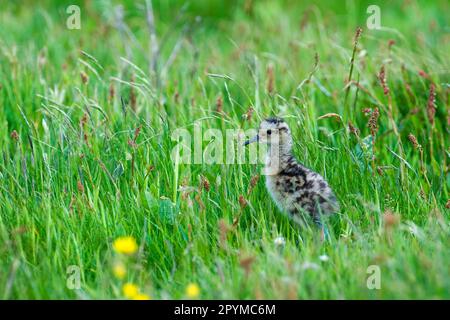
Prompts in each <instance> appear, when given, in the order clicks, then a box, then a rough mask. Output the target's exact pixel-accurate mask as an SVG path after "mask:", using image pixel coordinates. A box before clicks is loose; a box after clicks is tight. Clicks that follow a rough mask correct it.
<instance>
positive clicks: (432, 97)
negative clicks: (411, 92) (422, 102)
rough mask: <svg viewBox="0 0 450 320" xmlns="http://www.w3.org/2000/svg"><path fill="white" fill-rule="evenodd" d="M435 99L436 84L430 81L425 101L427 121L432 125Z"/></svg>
mask: <svg viewBox="0 0 450 320" xmlns="http://www.w3.org/2000/svg"><path fill="white" fill-rule="evenodd" d="M435 99H436V86H435V84H434V83H432V84H431V86H430V93H429V96H428V102H427V115H428V121H429V122H430V123H431V125H434V116H435V114H436V107H435V105H434V102H435Z"/></svg>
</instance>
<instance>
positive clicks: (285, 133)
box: [244, 118, 292, 151]
mask: <svg viewBox="0 0 450 320" xmlns="http://www.w3.org/2000/svg"><path fill="white" fill-rule="evenodd" d="M252 142H259V143H265V144H268V145H269V146H270V147H273V146H279V147H280V149H286V151H289V150H290V149H291V146H292V138H291V131H290V130H289V126H288V125H287V123H286V122H284V120H283V119H280V118H268V119H265V120H263V121H262V122H261V124H260V125H259V130H258V134H257V135H256V136H255V137H253V138H252V139H250V140H247V141H246V142H245V143H244V145H247V144H250V143H252Z"/></svg>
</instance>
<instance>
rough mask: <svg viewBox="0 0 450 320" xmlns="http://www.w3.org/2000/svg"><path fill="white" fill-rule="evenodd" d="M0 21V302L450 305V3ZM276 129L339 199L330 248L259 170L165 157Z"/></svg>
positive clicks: (281, 4)
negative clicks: (286, 129) (181, 140)
mask: <svg viewBox="0 0 450 320" xmlns="http://www.w3.org/2000/svg"><path fill="white" fill-rule="evenodd" d="M70 5H76V6H78V8H79V9H80V11H79V13H80V25H79V27H80V28H76V27H77V25H76V22H77V21H76V19H75V18H74V16H73V13H74V11H70V12H69V13H68V12H67V11H66V10H67V8H68V7H69V6H70ZM150 5H151V6H150ZM369 5H377V6H378V7H379V9H380V23H381V26H380V28H375V29H373V28H372V29H371V28H368V26H367V19H368V18H369V17H370V15H371V14H370V13H367V8H368V7H369ZM0 8H1V9H0V108H1V109H0V110H1V111H0V151H1V157H0V299H128V298H130V299H149V298H150V299H183V298H190V299H449V298H450V269H449V266H450V254H449V252H450V241H449V239H450V237H449V231H450V225H449V222H450V219H449V213H450V196H449V189H450V174H449V160H450V134H449V133H450V107H449V93H450V90H449V83H450V78H449V72H450V65H449V62H450V60H449V54H448V53H449V52H450V33H449V31H450V29H449V28H450V26H449V20H448V15H447V13H448V11H449V3H448V2H447V1H432V2H429V1H420V0H408V1H389V2H388V1H333V2H330V1H314V2H313V1H310V2H305V1H301V2H300V1H288V0H280V1H268V0H261V1H256V0H254V1H252V0H242V1H240V0H237V1H223V2H222V1H216V0H214V1H206V0H201V1H191V2H190V3H188V2H186V3H185V1H181V0H176V1H175V0H174V1H164V0H153V1H152V2H150V1H112V0H99V1H87V0H86V1H51V0H44V1H20V2H14V1H6V0H1V1H0ZM75 14H76V12H75ZM68 19H70V21H68ZM73 19H75V20H73ZM73 26H75V28H72V27H73ZM270 116H279V117H283V118H284V119H285V120H286V121H287V122H288V123H289V125H290V128H291V130H292V132H293V136H294V140H295V145H294V153H295V155H296V156H297V158H298V159H299V161H301V162H302V163H304V164H305V165H306V166H308V167H310V168H312V169H314V170H316V171H317V172H319V173H320V174H322V175H323V176H324V177H325V178H326V179H327V181H328V182H329V184H330V186H331V187H332V188H333V189H334V190H335V192H336V195H337V198H338V199H339V202H340V206H341V210H340V212H339V213H338V214H337V215H336V216H334V217H332V218H331V219H329V221H328V224H329V229H330V234H331V237H330V239H329V241H322V240H321V239H320V237H319V235H318V233H317V230H314V228H298V227H297V226H296V224H295V223H293V222H292V221H291V220H289V219H288V218H287V217H286V216H285V215H283V214H282V213H281V212H280V211H279V210H278V208H277V207H276V206H275V204H274V203H273V201H272V200H271V199H270V197H269V195H268V193H267V190H266V188H265V184H264V176H263V175H261V165H260V164H250V163H242V164H239V163H212V164H211V163H205V162H200V163H179V162H177V161H174V158H173V157H172V150H173V148H174V146H175V145H176V143H177V141H175V140H174V139H172V134H173V132H175V131H176V130H179V129H186V130H187V131H189V132H194V129H195V127H196V126H199V127H201V128H202V130H204V131H205V130H207V129H217V130H219V131H220V132H222V133H223V134H224V135H225V132H226V130H231V129H233V130H248V129H251V128H257V127H258V125H259V122H260V121H261V120H262V119H264V118H267V117H270ZM209 140H210V139H206V138H205V139H203V141H202V142H201V147H202V150H205V149H206V148H207V146H208V144H210V143H211V141H209Z"/></svg>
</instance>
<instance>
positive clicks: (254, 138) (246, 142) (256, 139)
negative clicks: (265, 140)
mask: <svg viewBox="0 0 450 320" xmlns="http://www.w3.org/2000/svg"><path fill="white" fill-rule="evenodd" d="M258 141H259V136H258V135H256V136H254V137H253V138H251V139H250V140H247V141H245V142H244V146H246V145H248V144H250V143H253V142H258Z"/></svg>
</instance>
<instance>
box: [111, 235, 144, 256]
mask: <svg viewBox="0 0 450 320" xmlns="http://www.w3.org/2000/svg"><path fill="white" fill-rule="evenodd" d="M113 248H114V250H115V251H116V252H117V253H123V254H128V255H131V254H133V253H135V252H136V251H137V249H138V246H137V243H136V240H135V239H134V238H133V237H120V238H117V239H116V240H115V241H114V243H113Z"/></svg>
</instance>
